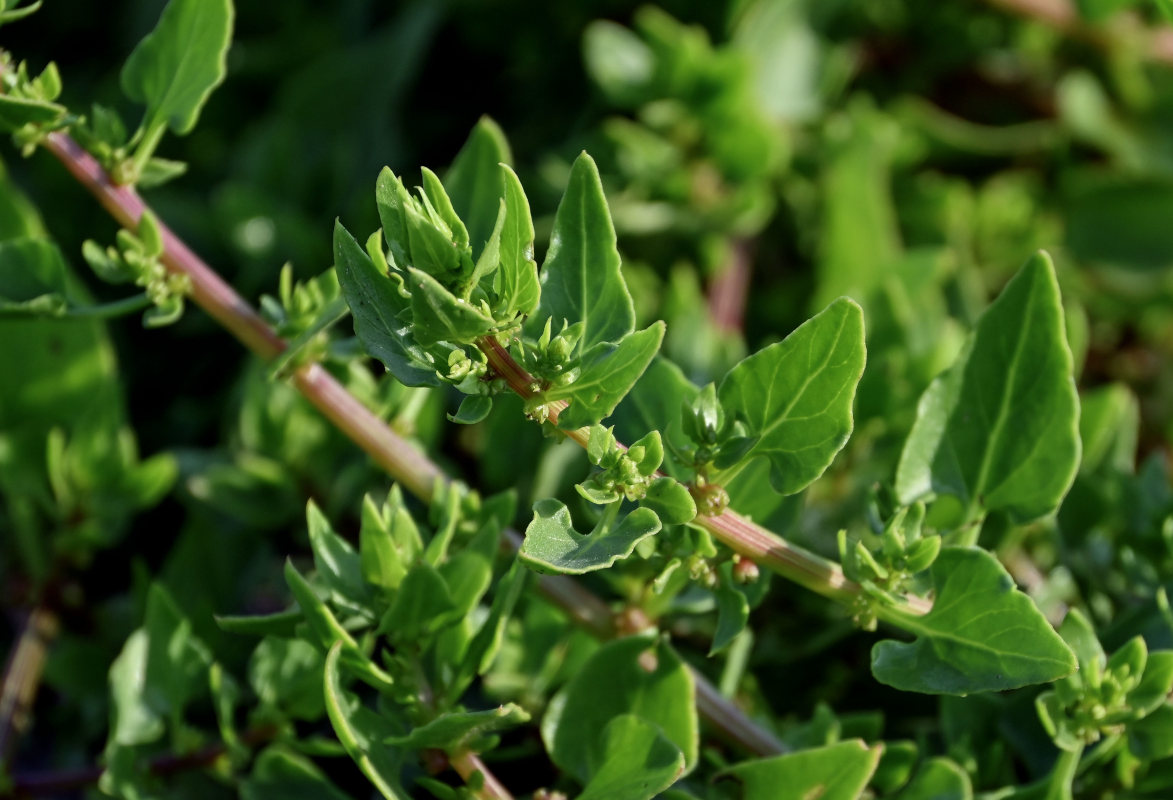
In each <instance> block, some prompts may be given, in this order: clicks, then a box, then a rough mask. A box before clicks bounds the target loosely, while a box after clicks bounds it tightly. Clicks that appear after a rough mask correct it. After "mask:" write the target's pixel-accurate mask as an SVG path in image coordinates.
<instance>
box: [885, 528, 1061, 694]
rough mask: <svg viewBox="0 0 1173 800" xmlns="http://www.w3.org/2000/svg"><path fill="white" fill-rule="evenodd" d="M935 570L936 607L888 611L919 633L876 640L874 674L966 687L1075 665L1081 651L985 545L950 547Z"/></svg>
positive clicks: (980, 688)
mask: <svg viewBox="0 0 1173 800" xmlns="http://www.w3.org/2000/svg"><path fill="white" fill-rule="evenodd" d="M930 575H931V576H932V579H933V586H934V589H935V594H936V598H935V600H934V601H933V608H932V610H931V611H929V613H928V614H926V615H925V616H923V617H918V616H915V615H912V614H907V613H903V612H894V615H893V616H891V617H889V618H888V619H889V621H890V622H894V623H895V624H897V625H899V626H900V627H901V628H904V629H905V630H907V631H910V632H912V633H913V634H915V635H916V637H917V638H916V640H915V641H913V642H911V643H901V642H895V641H891V640H887V641H883V642H879V643H877V644H876V646H875V647H873V648H872V674H874V675H875V676H876V679H877V680H879V681H880V682H881V683H886V684H888V685H889V686H894V687H896V688H897V689H903V690H904V691H910V692H925V693H929V694H960V695H964V694H970V693H973V692H993V691H1003V690H1005V689H1017V688H1018V687H1020V686H1028V685H1030V684H1034V683H1047V682H1049V681H1053V680H1057V679H1059V678H1062V677H1063V676H1065V675H1069V674H1070V673H1071V672H1072V671H1074V670H1075V667H1076V661H1075V655H1074V653H1072V651H1071V649H1070V648H1069V647H1068V646H1067V645H1066V644H1065V643H1064V642H1063V640H1062V639H1061V638H1060V637H1059V635H1058V634H1057V633H1055V631H1054V630H1053V629H1052V628H1051V625H1050V623H1048V622H1047V620H1046V618H1045V617H1044V616H1043V615H1042V613H1040V612H1039V610H1038V609H1037V608H1036V607H1035V604H1034V602H1033V601H1032V600H1031V599H1030V598H1029V597H1027V596H1026V595H1025V594H1023V593H1022V592H1020V591H1018V589H1017V588H1015V586H1014V581H1013V580H1012V579H1011V578H1010V575H1009V574H1008V573H1007V572H1006V569H1005V568H1004V567H1003V566H1002V565H1001V564H1000V563H999V562H998V560H997V559H996V558H994V557H993V556H992V555H990V554H989V553H988V552H986V551H985V550H982V549H979V548H971V547H946V548H943V549H942V550H941V554H940V555H939V556H937V560H936V561H934V562H933V566H932V567H931V568H930Z"/></svg>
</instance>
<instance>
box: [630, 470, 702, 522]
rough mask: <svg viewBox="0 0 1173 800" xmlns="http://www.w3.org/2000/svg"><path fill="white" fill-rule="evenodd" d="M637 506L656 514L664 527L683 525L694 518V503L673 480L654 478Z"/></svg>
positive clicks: (684, 488) (690, 495) (688, 494)
mask: <svg viewBox="0 0 1173 800" xmlns="http://www.w3.org/2000/svg"><path fill="white" fill-rule="evenodd" d="M639 504H640V505H641V506H642V507H644V508H648V509H651V510H652V511H654V512H656V516H657V517H659V518H660V522H662V523H664V524H665V525H683V524H684V523H686V522H692V520H693V518H695V517H696V501H695V500H693V499H692V494H690V493H689V491H688V489H687V488H686V487H685V486H684V484H682V483H678V482H677V481H676V480H675V479H673V478H656V479H655V480H654V481H652V483H651V485H650V486H648V492H647V494H645V495H644V497H643V499H642V500H640V501H639Z"/></svg>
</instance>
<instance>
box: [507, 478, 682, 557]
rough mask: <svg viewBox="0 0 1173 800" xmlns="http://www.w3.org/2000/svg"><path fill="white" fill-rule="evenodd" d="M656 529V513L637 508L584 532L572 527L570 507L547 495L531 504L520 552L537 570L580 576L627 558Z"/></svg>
mask: <svg viewBox="0 0 1173 800" xmlns="http://www.w3.org/2000/svg"><path fill="white" fill-rule="evenodd" d="M659 530H660V520H659V518H658V517H657V516H656V515H655V513H654V512H652V511H649V510H648V509H646V508H637V509H636V510H634V511H632V512H631V513H630V514H628V515H627V516H626V517H624V518H623V519H621V520H619V521H618V522H617V523H615V524H614V525H611V526H607V527H605V528H604V529H603V530H598V529H596V530H594V531H592V532H591V533H590V534H587V535H583V534H581V533H578V532H577V531H576V530H574V522H573V520H571V518H570V509H568V508H567V507H566V505H565V504H564V503H562V502H561V501H559V500H555V499H554V498H552V497H549V498H545V499H543V500H539V501H538V502H536V503H534V518H533V520H532V521H531V522H530V524H529V525H528V526H527V527H526V529H525V541H524V542H523V543H522V545H521V551H520V553H519V555H520V556H521V560H522V561H524V562H525V563H526V565H527V566H529V567H530V568H531V569H534V570H536V571H538V572H561V573H564V574H568V575H581V574H582V573H584V572H593V571H595V570H599V569H606V568H607V567H610V566H612V565H613V564H614V563H615V562H616V561H621V560H622V559H625V558H627V557H628V556H630V555H631V554H632V552H634V551H635V546H636V545H637V544H639V543H640V542H641V541H643V540H644V539H646V538H648V537H649V536H651V535H653V534H655V533H657V532H658V531H659Z"/></svg>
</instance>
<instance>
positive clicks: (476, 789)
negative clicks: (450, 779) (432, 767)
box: [448, 750, 513, 800]
mask: <svg viewBox="0 0 1173 800" xmlns="http://www.w3.org/2000/svg"><path fill="white" fill-rule="evenodd" d="M448 763H449V764H451V765H452V768H453V769H454V770H456V771H457V773H459V775H460V777H461V778H463V779H464V782H465V784H467V785H468V788H469V789H470V790H471V791H472V794H473V797H478V798H480V800H513V795H512V794H510V793H509V790H508V789H506V788H505V787H504V786H502V785H501V782H500V781H499V780H497V778H496V777H494V775H493V773H492V772H489V768H488V767H486V766H485V763H484V762H483V761H481V759H480V757H479V756H477V754H476V753H473V752H472V751H470V750H465V751H463V752H461V753H457V754H456V755H454V756H451V757H450V758H449V760H448ZM478 773H479V775H480V777H479V778H478V777H477V775H478Z"/></svg>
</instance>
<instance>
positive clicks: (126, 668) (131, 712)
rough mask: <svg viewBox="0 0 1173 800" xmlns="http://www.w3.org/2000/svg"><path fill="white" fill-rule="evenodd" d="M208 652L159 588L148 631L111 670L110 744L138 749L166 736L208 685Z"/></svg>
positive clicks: (134, 638)
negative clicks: (169, 723)
mask: <svg viewBox="0 0 1173 800" xmlns="http://www.w3.org/2000/svg"><path fill="white" fill-rule="evenodd" d="M210 665H211V655H210V653H209V652H208V650H207V648H205V647H204V645H203V644H202V643H201V642H200V641H199V640H198V639H196V638H195V637H194V636H193V635H192V632H191V623H190V622H189V621H188V620H187V619H186V618H185V617H184V616H183V615H182V614H181V613H180V611H179V609H178V608H176V606H175V602H174V601H173V600H172V599H171V597H170V595H168V594H167V592H166V591H165V590H164V589H163V587H162V586H160V585H159V584H152V586H151V588H150V591H149V592H148V595H147V613H146V618H145V620H144V621H143V626H142V627H141V628H139V629H137V630H136V631H134V633H132V634H131V635H130V637H129V638H127V640H126V644H125V646H124V647H123V649H122V652H121V653H120V654H119V656H118V658H117V659H116V660H115V661H114V663H113V665H111V667H110V691H111V695H112V705H111V721H110V742H111V743H113V744H117V745H123V746H126V745H137V744H145V743H147V742H152V741H155V740H156V739H158V738H159V737H161V736H162V735H163V731H164V727H165V723H166V722H167V721H169V720H174V719H178V718H179V717H180V715H181V714H182V711H183V708H184V706H185V705H187V702H188V701H189V700H190V699H192V697H193V696H194V695H195V693H196V691H197V689H202V688H203V687H205V686H206V685H207V683H206V675H207V670H208V668H209V666H210Z"/></svg>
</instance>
